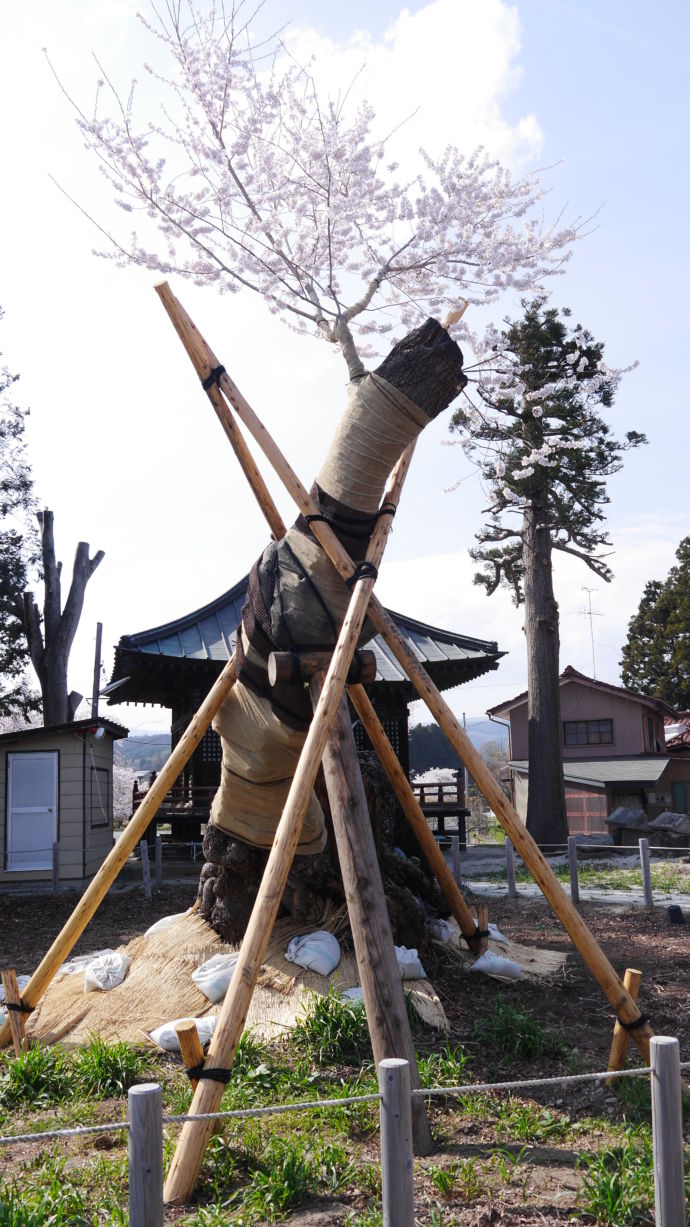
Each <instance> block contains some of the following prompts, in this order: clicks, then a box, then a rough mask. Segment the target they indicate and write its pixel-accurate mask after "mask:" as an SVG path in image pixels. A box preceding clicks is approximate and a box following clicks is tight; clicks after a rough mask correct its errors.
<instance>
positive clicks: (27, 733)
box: [0, 716, 129, 742]
mask: <svg viewBox="0 0 690 1227" xmlns="http://www.w3.org/2000/svg"><path fill="white" fill-rule="evenodd" d="M97 728H101V729H105V731H106V733H110V735H111V737H112V738H113V739H114V740H115V741H118V740H119V739H120V738H121V737H126V736H127V734H128V732H129V730H128V729H126V728H125V727H124V726H123V725H122V724H116V723H115V721H114V720H104V719H103V718H102V717H101V716H93V717H91V718H90V719H88V720H72V721H70V723H69V724H48V725H44V724H38V725H32V726H31V728H26V729H16V730H15V731H14V732H13V733H0V742H8V741H24V740H25V739H28V740H29V741H30V740H32V739H33V738H36V737H45V736H51V735H52V734H55V733H88V732H89V730H90V729H93V730H95V729H97Z"/></svg>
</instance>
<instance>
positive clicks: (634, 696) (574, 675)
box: [487, 665, 676, 719]
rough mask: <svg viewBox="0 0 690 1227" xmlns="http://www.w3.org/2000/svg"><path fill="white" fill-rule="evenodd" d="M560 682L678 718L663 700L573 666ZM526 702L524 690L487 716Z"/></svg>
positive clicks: (564, 673) (501, 712) (488, 712)
mask: <svg viewBox="0 0 690 1227" xmlns="http://www.w3.org/2000/svg"><path fill="white" fill-rule="evenodd" d="M558 680H559V685H561V686H564V685H567V684H568V683H569V682H578V683H579V684H580V685H581V686H590V687H591V688H592V690H601V691H603V692H604V693H606V694H615V695H619V696H621V697H623V698H625V699H631V700H632V701H633V702H635V703H640V704H641V706H642V707H648V708H649V709H650V711H654V712H657V713H658V714H659V715H661V716H665V717H667V718H669V717H670V718H673V719H675V716H676V713H675V711H674V709H673V708H672V707H669V705H668V703H664V701H663V699H650V698H648V697H647V695H644V694H638V693H637V692H636V691H634V690H626V689H625V687H624V686H614V685H613V684H612V683H611V682H600V681H599V680H598V678H594V677H587V674H586V673H578V671H577V669H573V667H572V665H566V667H565V669H564V670H563V672H562V673H561V675H560V677H559V679H558ZM526 702H527V691H526V690H523V691H522V693H521V694H517V695H516V696H515V698H514V699H507V700H504V702H503V703H498V704H497V705H496V707H490V708H489V709H488V711H487V715H488V716H501V715H503V714H504V713H507V712H510V711H512V709H513V708H514V707H521V706H522V704H523V703H526Z"/></svg>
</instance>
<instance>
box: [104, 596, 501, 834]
mask: <svg viewBox="0 0 690 1227" xmlns="http://www.w3.org/2000/svg"><path fill="white" fill-rule="evenodd" d="M248 583H249V577H248V576H245V578H244V579H242V580H240V582H239V583H238V584H235V585H234V587H232V588H230V589H229V590H228V591H227V592H224V593H223V594H222V596H220V597H218V598H217V599H216V600H215V601H212V602H211V603H210V604H208V605H205V606H204V607H203V608H202V609H197V610H194V611H193V612H192V613H189V614H186V615H185V616H184V617H182V618H178V619H176V620H175V621H173V622H168V623H166V624H165V625H163V626H157V627H154V628H153V629H152V630H146V631H139V632H137V633H136V634H133V635H124V636H123V637H122V638H121V639H120V642H119V644H118V645H117V647H116V649H115V664H114V667H113V673H112V678H111V680H110V682H109V684H108V686H106V688H105V690H104V691H103V692H102V693H103V694H104V695H105V696H107V698H108V701H109V702H111V703H118V704H119V703H156V704H161V705H162V706H163V707H169V708H170V709H171V714H172V744H173V746H174V745H176V743H177V742H178V741H179V739H180V737H181V736H182V733H183V732H184V730H185V728H186V727H187V725H188V724H189V722H190V720H191V719H192V717H193V715H194V713H195V712H196V711H197V709H198V708H199V706H200V705H201V702H202V701H203V699H204V697H205V696H206V694H207V693H208V691H209V690H210V689H211V686H212V685H213V683H214V682H215V680H216V678H217V677H218V675H219V674H220V672H221V671H222V669H223V666H224V665H225V664H226V663H227V661H228V660H229V659H230V656H231V655H232V653H233V651H234V648H235V637H236V630H237V626H238V624H239V622H240V617H241V611H242V606H243V604H244V600H245V596H246V592H247V586H248ZM389 613H390V614H391V617H392V618H393V620H394V621H395V624H396V626H397V628H398V630H399V631H400V632H401V633H402V635H403V637H404V638H405V639H406V641H407V643H408V646H409V647H410V648H411V649H412V651H413V652H414V654H415V656H416V657H417V659H418V660H419V661H420V662H421V663H422V664H423V665H424V667H425V669H426V670H427V671H428V673H429V675H430V677H431V678H432V680H433V681H434V682H435V683H436V685H437V686H438V687H439V688H440V689H441V690H446V689H448V688H450V687H452V686H459V685H461V684H462V683H463V682H467V681H470V680H472V679H473V678H476V677H480V676H481V675H482V674H484V673H488V672H489V671H490V670H493V669H496V668H498V661H499V659H500V658H501V656H503V655H504V653H503V652H500V651H499V650H498V646H497V644H496V643H493V642H487V641H486V640H481V639H473V638H470V637H469V636H467V635H461V634H457V633H456V632H454V631H446V630H441V629H439V628H438V627H434V626H429V625H427V624H426V623H424V622H418V621H416V620H415V619H413V618H408V617H406V616H404V615H403V614H397V613H392V611H389ZM367 646H368V648H370V649H372V650H373V651H374V653H375V656H376V665H377V673H376V680H375V681H374V682H373V683H372V684H371V685H370V686H367V687H366V689H367V691H368V693H369V697H370V699H371V701H372V703H373V705H374V707H375V709H376V711H377V714H378V716H379V719H380V720H381V721H382V723H383V725H384V728H385V730H386V733H387V734H388V737H389V739H390V741H391V743H392V745H393V748H394V749H395V752H396V754H397V755H398V758H399V759H400V762H401V763H402V765H403V767H404V769H405V771H406V772H408V771H409V748H408V726H407V716H408V713H407V705H408V703H410V702H412V701H413V700H414V699H416V698H417V694H416V692H415V690H414V688H413V686H412V683H411V682H410V681H409V680H408V678H407V675H406V674H405V673H403V671H402V669H401V668H400V665H399V664H398V662H397V661H396V659H395V657H394V656H393V654H392V652H391V651H390V648H389V647H388V646H387V644H386V643H385V641H384V640H383V639H382V638H381V636H380V635H377V636H376V637H375V638H374V639H373V640H372V641H371V643H369V644H368V645H367ZM354 729H355V740H356V742H357V747H358V749H360V750H365V749H368V748H370V747H369V741H368V738H367V737H366V734H365V733H364V731H363V729H362V726H361V724H360V723H359V722H356V723H355V726H354ZM220 763H221V746H220V740H219V738H218V737H217V736H216V734H215V733H214V732H213V730H212V729H209V730H208V731H207V732H206V734H205V736H204V737H203V739H202V741H201V743H200V745H199V746H198V748H197V749H196V750H195V752H194V754H193V756H192V758H191V759H190V761H189V763H188V765H187V767H186V768H185V770H184V773H183V777H182V780H181V783H180V785H179V788H178V790H177V792H176V793H175V795H174V796H171V798H170V799H169V804H168V805H167V806H163V807H162V808H161V811H160V818H161V821H168V820H172V821H173V822H175V824H176V834H177V835H178V836H179V838H187V839H193V838H198V834H199V829H200V823H201V822H205V821H206V820H207V818H208V809H209V804H210V798H211V796H212V794H213V793H214V792H215V790H216V788H217V787H218V783H219V780H220Z"/></svg>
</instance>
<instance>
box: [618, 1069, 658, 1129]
mask: <svg viewBox="0 0 690 1227" xmlns="http://www.w3.org/2000/svg"><path fill="white" fill-rule="evenodd" d="M617 1089H618V1094H619V1096H620V1100H621V1105H622V1108H623V1116H624V1118H625V1120H628V1121H632V1122H633V1123H634V1124H643V1123H646V1124H648V1123H649V1121H650V1120H651V1118H652V1092H651V1088H650V1085H649V1082H648V1081H647V1079H646V1078H619V1079H618V1088H617Z"/></svg>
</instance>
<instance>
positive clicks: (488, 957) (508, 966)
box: [470, 950, 522, 980]
mask: <svg viewBox="0 0 690 1227" xmlns="http://www.w3.org/2000/svg"><path fill="white" fill-rule="evenodd" d="M470 971H483V972H484V974H485V975H487V976H499V977H500V979H502V980H519V979H520V977H521V976H522V968H521V967H520V965H519V963H514V962H513V960H512V959H504V958H501V955H500V954H494V952H493V950H486V951H485V952H484V954H480V956H479V958H478V959H475V960H474V963H473V964H472V966H471V967H470Z"/></svg>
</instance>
